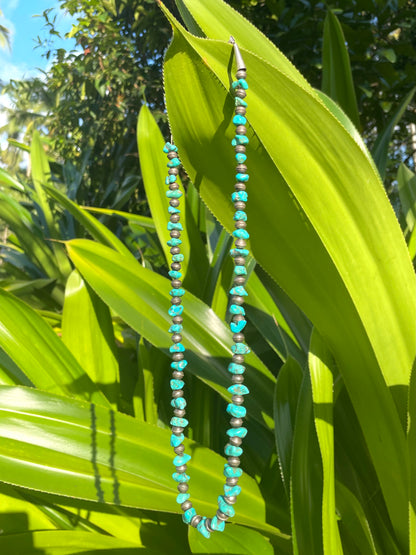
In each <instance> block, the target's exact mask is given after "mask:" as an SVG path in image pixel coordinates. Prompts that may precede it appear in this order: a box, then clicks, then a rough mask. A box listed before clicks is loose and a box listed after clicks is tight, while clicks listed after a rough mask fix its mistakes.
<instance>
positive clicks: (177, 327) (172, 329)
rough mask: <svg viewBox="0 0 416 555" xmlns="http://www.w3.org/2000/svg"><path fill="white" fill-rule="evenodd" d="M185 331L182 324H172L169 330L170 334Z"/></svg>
mask: <svg viewBox="0 0 416 555" xmlns="http://www.w3.org/2000/svg"><path fill="white" fill-rule="evenodd" d="M182 330H183V326H182V324H172V325H171V327H170V328H169V333H181V331H182Z"/></svg>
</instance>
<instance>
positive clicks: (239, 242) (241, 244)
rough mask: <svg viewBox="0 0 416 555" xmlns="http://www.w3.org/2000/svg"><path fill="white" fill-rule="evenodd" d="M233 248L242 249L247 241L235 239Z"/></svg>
mask: <svg viewBox="0 0 416 555" xmlns="http://www.w3.org/2000/svg"><path fill="white" fill-rule="evenodd" d="M235 246H236V247H237V248H238V249H244V247H246V246H247V241H246V240H245V239H236V241H235ZM179 269H180V268H179Z"/></svg>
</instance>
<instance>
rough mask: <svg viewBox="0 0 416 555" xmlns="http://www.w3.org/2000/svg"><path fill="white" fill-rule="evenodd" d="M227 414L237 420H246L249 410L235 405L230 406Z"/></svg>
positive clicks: (230, 404)
mask: <svg viewBox="0 0 416 555" xmlns="http://www.w3.org/2000/svg"><path fill="white" fill-rule="evenodd" d="M227 412H228V414H231V416H235V417H236V418H244V417H245V415H246V414H247V410H246V408H245V407H242V406H241V405H234V404H233V403H229V404H228V406H227Z"/></svg>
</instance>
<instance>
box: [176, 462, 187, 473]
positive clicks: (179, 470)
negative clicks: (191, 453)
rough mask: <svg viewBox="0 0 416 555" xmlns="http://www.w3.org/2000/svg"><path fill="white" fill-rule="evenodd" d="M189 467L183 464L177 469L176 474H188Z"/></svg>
mask: <svg viewBox="0 0 416 555" xmlns="http://www.w3.org/2000/svg"><path fill="white" fill-rule="evenodd" d="M187 468H188V467H187V466H186V464H181V465H180V466H177V467H176V472H179V474H182V473H183V472H186V469H187Z"/></svg>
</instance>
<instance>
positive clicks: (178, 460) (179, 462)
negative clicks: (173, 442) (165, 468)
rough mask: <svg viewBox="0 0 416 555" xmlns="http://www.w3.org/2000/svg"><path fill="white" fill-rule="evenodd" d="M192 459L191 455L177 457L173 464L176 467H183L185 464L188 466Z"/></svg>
mask: <svg viewBox="0 0 416 555" xmlns="http://www.w3.org/2000/svg"><path fill="white" fill-rule="evenodd" d="M191 458H192V457H191V455H176V457H175V458H174V459H173V464H174V465H175V466H182V465H183V464H186V463H187V462H188V461H190V460H191Z"/></svg>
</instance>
